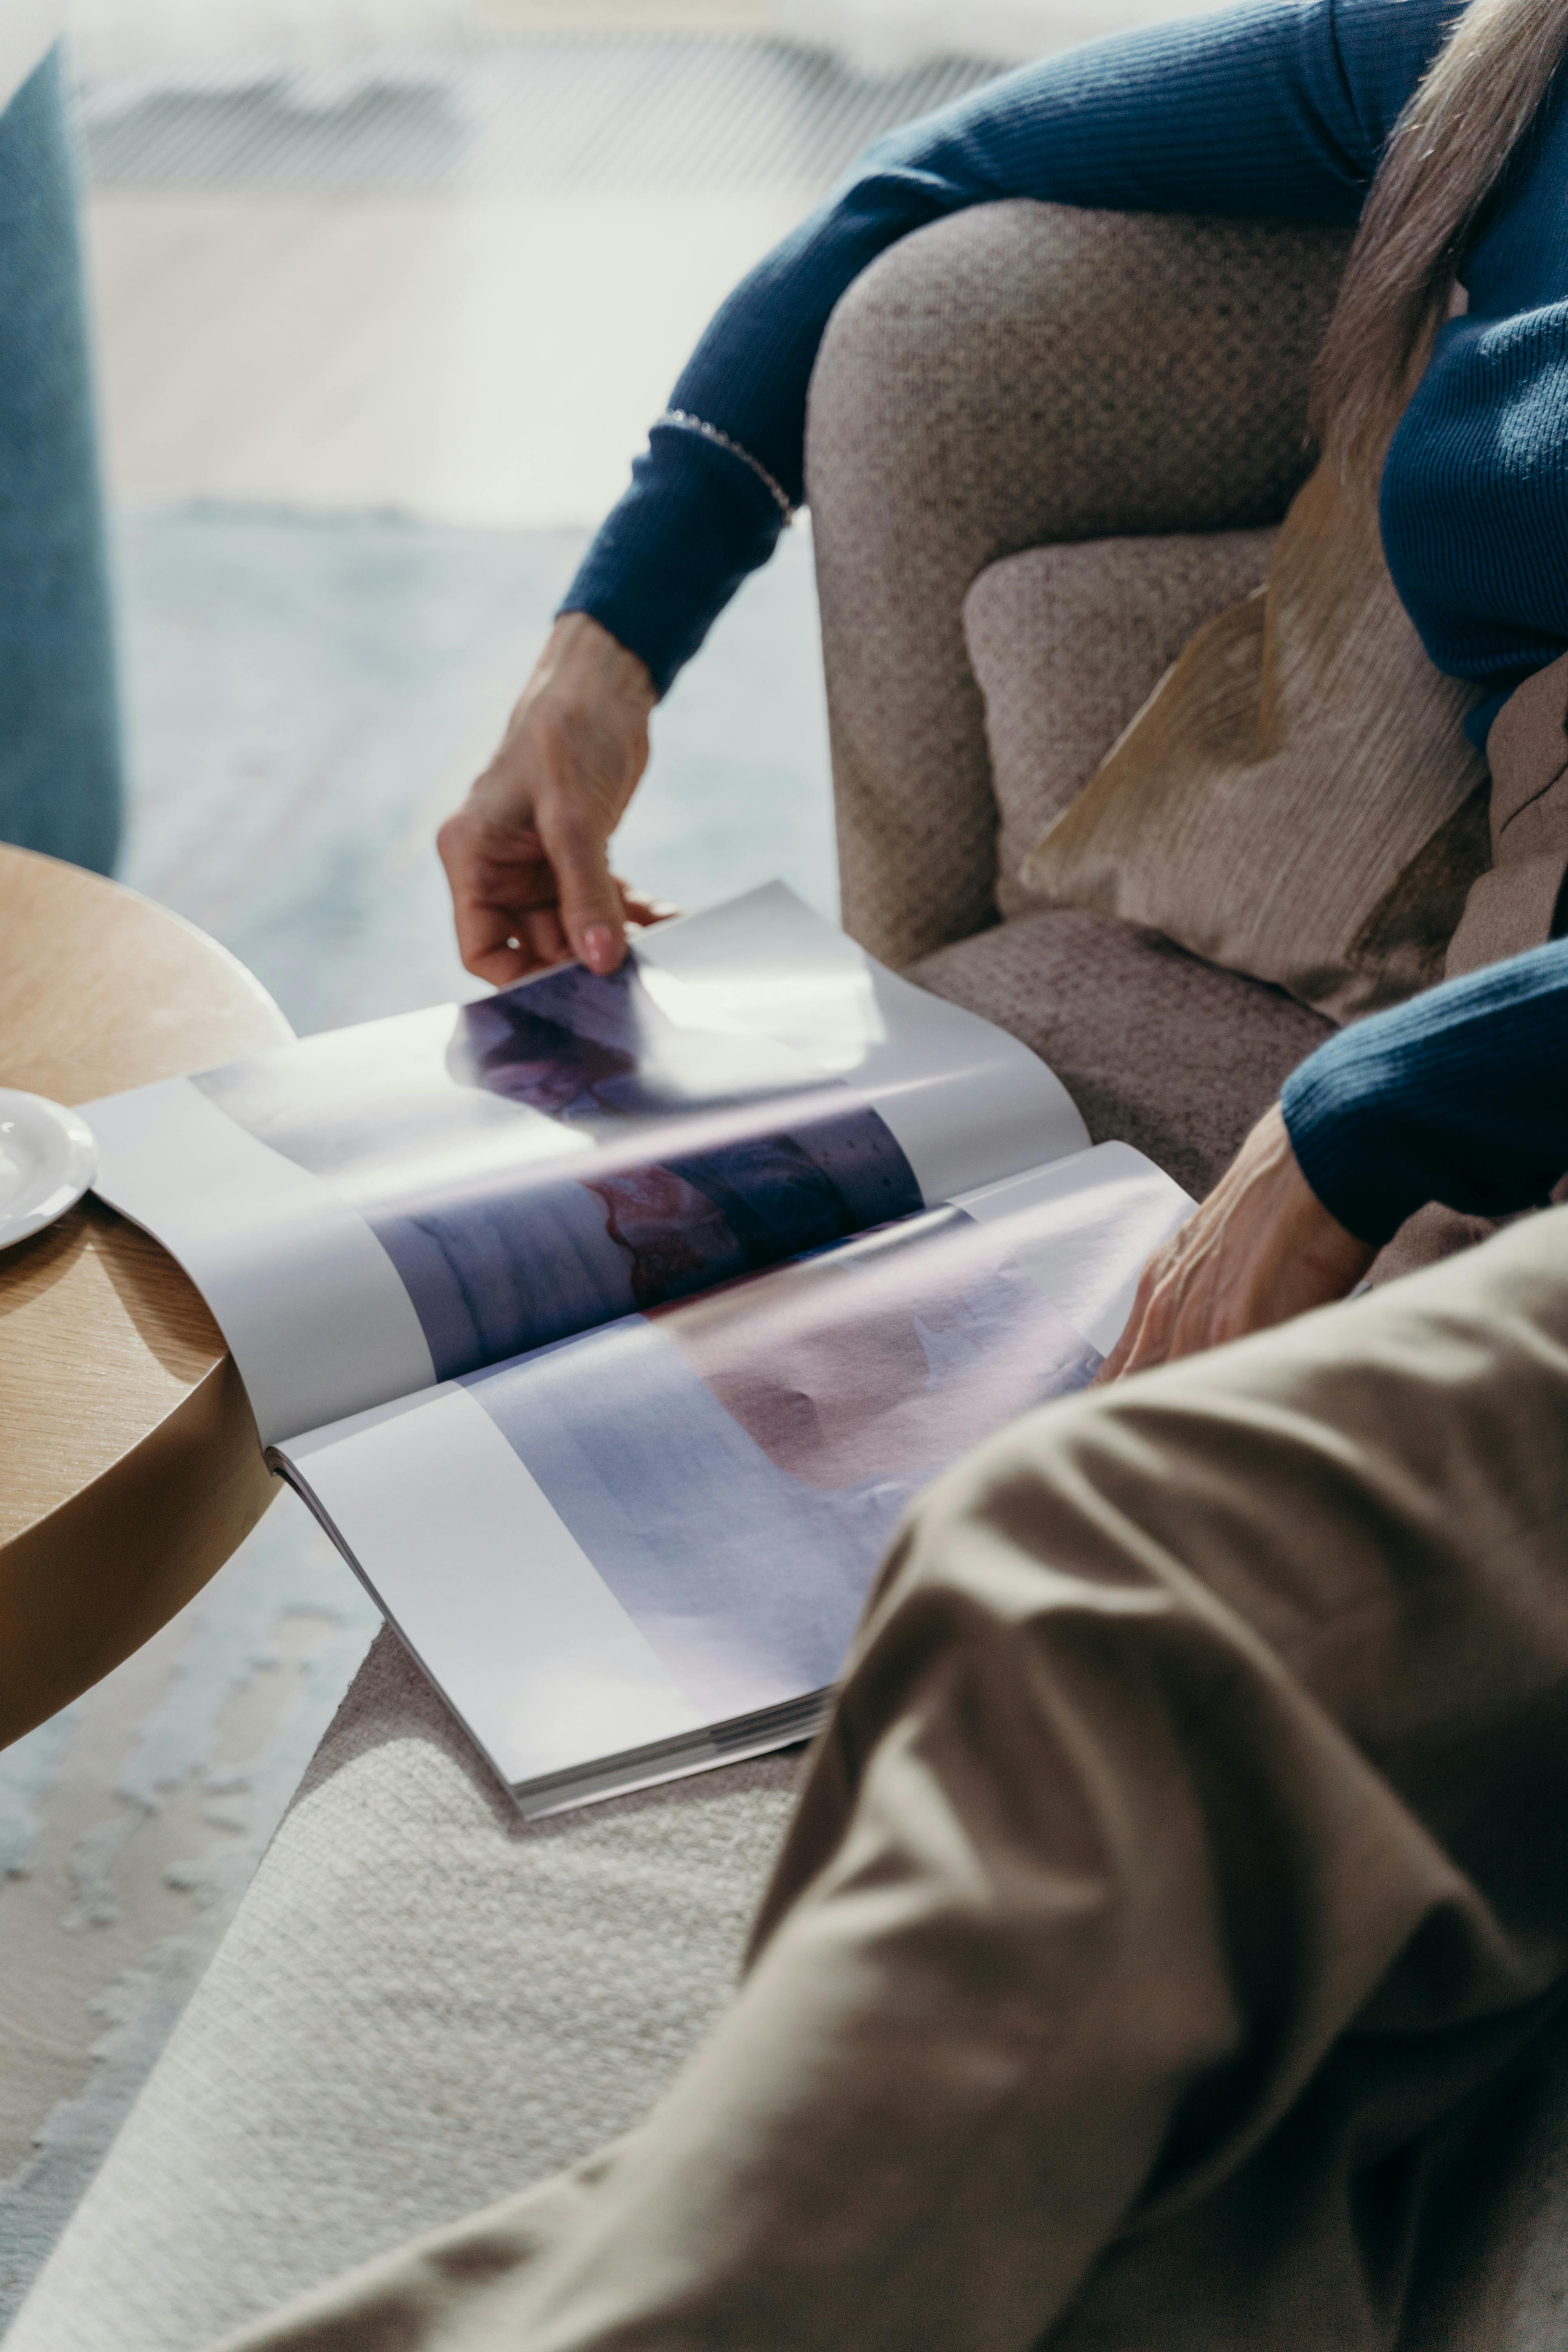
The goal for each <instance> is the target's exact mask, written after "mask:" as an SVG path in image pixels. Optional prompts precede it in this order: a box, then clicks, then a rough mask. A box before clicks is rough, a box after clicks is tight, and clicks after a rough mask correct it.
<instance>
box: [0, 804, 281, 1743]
mask: <svg viewBox="0 0 1568 2352" xmlns="http://www.w3.org/2000/svg"><path fill="white" fill-rule="evenodd" d="M291 1034H292V1033H291V1031H290V1030H289V1024H288V1023H287V1022H286V1021H285V1020H284V1018H283V1015H282V1014H281V1013H279V1010H278V1007H277V1006H276V1005H275V1004H274V1003H273V1002H272V1000H271V998H270V997H269V996H268V994H267V992H266V991H265V990H264V989H263V988H262V987H261V986H260V984H259V982H257V981H254V980H253V979H252V978H251V976H250V974H249V973H248V972H247V971H246V970H245V968H244V966H243V965H242V964H239V963H237V961H236V960H235V959H234V957H233V956H231V955H230V954H229V953H228V952H227V950H226V949H224V948H220V947H219V946H218V945H217V943H216V940H209V939H208V938H207V937H206V935H205V933H204V932H202V931H198V930H197V929H195V926H194V925H192V924H190V923H187V922H184V921H183V920H182V919H181V918H180V917H179V916H177V915H172V914H170V913H169V912H168V911H167V909H166V908H162V907H156V906H153V904H152V903H151V901H150V900H148V899H145V898H138V897H137V896H136V895H135V893H134V892H133V891H130V890H123V889H121V888H120V887H118V886H117V885H116V884H114V883H112V882H104V881H100V879H99V878H98V877H97V876H96V875H92V874H85V873H83V872H82V871H81V870H80V869H79V867H77V866H63V865H60V864H59V863H58V861H57V860H55V859H54V858H51V857H39V856H34V855H33V854H32V853H31V852H29V851H26V850H20V849H10V848H6V847H5V846H0V1085H4V1086H10V1087H26V1088H27V1089H28V1090H29V1091H30V1092H31V1093H34V1094H41V1095H51V1096H53V1097H54V1098H55V1100H56V1101H57V1102H64V1103H80V1102H86V1101H89V1100H90V1098H91V1097H93V1096H95V1095H105V1094H112V1093H114V1092H115V1091H116V1090H117V1089H118V1088H120V1087H137V1086H142V1085H145V1084H147V1083H149V1082H150V1081H151V1080H153V1079H154V1078H167V1077H175V1076H180V1075H182V1074H183V1073H184V1072H186V1071H190V1070H200V1069H205V1068H208V1067H210V1066H211V1065H212V1064H214V1063H215V1062H225V1061H229V1060H232V1059H233V1058H234V1057H235V1056H236V1055H241V1054H247V1053H257V1052H259V1051H261V1050H262V1049H263V1048H265V1047H266V1046H268V1045H282V1044H286V1043H287V1041H288V1039H289V1036H290V1035H291ZM274 1491H275V1489H274V1486H273V1482H272V1480H271V1478H270V1477H269V1476H268V1473H267V1471H266V1470H265V1468H264V1467H263V1465H262V1460H261V1451H260V1447H259V1445H258V1442H257V1435H256V1426H255V1423H254V1422H253V1421H252V1419H251V1414H250V1407H249V1405H248V1404H247V1402H246V1396H245V1391H244V1389H243V1388H242V1387H241V1385H240V1381H239V1375H238V1373H237V1371H236V1370H235V1367H234V1362H233V1359H232V1358H231V1357H230V1356H229V1353H228V1351H227V1349H226V1347H225V1346H224V1343H223V1339H222V1336H221V1334H220V1333H219V1331H218V1328H217V1326H216V1323H215V1322H214V1321H213V1319H212V1317H211V1316H210V1315H209V1314H208V1313H207V1310H206V1308H205V1307H204V1306H203V1304H202V1301H201V1299H200V1298H199V1297H198V1296H197V1294H196V1292H195V1289H194V1288H193V1287H192V1286H191V1284H190V1283H189V1282H188V1281H187V1280H186V1278H185V1276H184V1275H183V1274H182V1273H181V1271H180V1269H179V1267H178V1266H177V1265H175V1264H174V1259H173V1258H172V1257H170V1256H169V1255H167V1253H166V1252H165V1251H164V1250H163V1249H161V1248H160V1247H159V1246H158V1244H157V1243H156V1242H154V1241H153V1240H151V1239H150V1238H149V1237H148V1235H147V1234H143V1233H142V1232H141V1231H140V1230H139V1229H138V1228H137V1227H136V1226H134V1225H132V1224H128V1223H126V1222H125V1220H124V1219H123V1218H122V1217H118V1216H116V1215H115V1214H114V1213H113V1212H112V1211H110V1210H109V1209H106V1208H104V1207H103V1206H102V1204H101V1203H100V1202H98V1201H96V1200H94V1199H93V1198H92V1196H91V1195H90V1194H89V1196H88V1198H87V1199H86V1200H85V1201H83V1202H80V1204H79V1206H78V1207H77V1208H75V1209H73V1210H72V1211H71V1212H70V1213H69V1214H68V1216H66V1217H63V1218H62V1219H61V1220H60V1221H59V1223H58V1224H55V1225H51V1226H50V1227H49V1228H48V1230H47V1232H45V1233H41V1234H35V1235H34V1236H33V1238H32V1239H31V1240H30V1241H26V1242H20V1243H17V1244H16V1245H15V1246H14V1247H13V1248H11V1249H8V1250H0V1746H4V1745H5V1743H6V1742H7V1741H9V1740H12V1739H15V1738H18V1737H19V1736H20V1734H21V1733H23V1732H24V1731H27V1730H30V1729H31V1727H33V1725H34V1724H36V1723H41V1722H42V1721H43V1720H44V1718H45V1717H47V1716H50V1715H52V1714H53V1713H54V1712H55V1710H56V1709H57V1708H58V1707H61V1706H64V1705H65V1704H66V1702H67V1701H68V1699H72V1698H75V1697H76V1696H78V1694H79V1692H81V1691H84V1690H86V1689H87V1688H88V1686H89V1684H92V1683H94V1682H97V1681H98V1680H99V1679H100V1676H102V1675H106V1674H107V1673H108V1672H109V1670H110V1667H111V1666H114V1665H118V1664H119V1663H120V1661H121V1659H122V1658H125V1657H128V1656H129V1655H130V1654H131V1652H132V1650H134V1649H137V1648H138V1647H139V1646H140V1645H141V1643H143V1642H144V1641H146V1640H147V1638H148V1636H149V1635H150V1634H152V1633H155V1632H156V1631H157V1629H158V1627H159V1626H160V1625H162V1624H163V1623H164V1622H166V1621H167V1620H168V1619H169V1618H170V1617H172V1616H173V1615H174V1612H175V1611H176V1610H177V1609H179V1608H181V1607H183V1605H184V1602H185V1601H188V1600H189V1599H190V1597H191V1595H192V1594H193V1593H194V1592H196V1591H199V1590H200V1588H201V1587H202V1585H204V1584H205V1582H206V1580H207V1579H208V1578H209V1577H210V1576H212V1575H213V1574H214V1573H215V1572H216V1570H218V1569H219V1568H221V1567H222V1565H223V1563H224V1561H225V1560H226V1559H227V1558H228V1556H229V1554H230V1553H231V1552H232V1551H233V1550H234V1549H235V1547H236V1545H237V1543H238V1542H239V1541H240V1538H242V1537H243V1536H244V1535H246V1534H247V1531H248V1530H249V1529H250V1528H252V1527H253V1526H254V1525H255V1523H256V1521H257V1520H258V1518H259V1517H260V1516H261V1514H262V1512H263V1511H264V1510H265V1509H266V1507H267V1505H268V1501H269V1500H270V1499H271V1496H272V1494H273V1492H274Z"/></svg>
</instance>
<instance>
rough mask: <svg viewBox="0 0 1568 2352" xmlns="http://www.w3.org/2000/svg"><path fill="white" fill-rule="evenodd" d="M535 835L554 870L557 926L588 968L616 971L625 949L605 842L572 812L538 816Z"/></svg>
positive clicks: (600, 970) (624, 929) (614, 885)
mask: <svg viewBox="0 0 1568 2352" xmlns="http://www.w3.org/2000/svg"><path fill="white" fill-rule="evenodd" d="M539 831H540V838H541V839H542V842H543V844H544V847H545V851H546V854H547V855H548V856H549V859H550V863H551V865H552V867H553V869H554V873H555V888H556V894H557V903H558V906H559V909H560V915H561V928H562V929H563V931H564V932H565V934H566V939H567V942H568V944H569V946H570V947H571V950H572V952H573V954H574V956H576V957H577V958H578V959H579V961H581V962H583V963H585V964H586V965H587V967H588V970H589V971H596V972H610V971H616V968H617V966H618V965H619V964H620V962H621V961H622V959H623V958H624V956H625V955H626V922H625V919H624V918H623V915H622V911H621V894H620V892H619V891H618V890H617V889H616V884H615V880H614V878H613V877H612V875H611V873H610V863H609V844H608V841H607V839H605V840H601V838H600V837H599V834H598V832H597V830H596V828H595V827H594V826H592V825H590V824H584V821H583V819H582V818H581V817H580V816H578V815H576V814H573V815H570V816H562V817H557V818H556V819H555V821H554V822H553V823H550V822H549V821H548V820H543V819H542V822H541V824H540V828H539Z"/></svg>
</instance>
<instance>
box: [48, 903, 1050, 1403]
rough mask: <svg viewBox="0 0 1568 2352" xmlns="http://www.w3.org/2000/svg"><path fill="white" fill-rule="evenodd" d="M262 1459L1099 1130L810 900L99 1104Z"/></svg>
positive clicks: (106, 1173) (667, 936)
mask: <svg viewBox="0 0 1568 2352" xmlns="http://www.w3.org/2000/svg"><path fill="white" fill-rule="evenodd" d="M86 1115H87V1117H88V1118H89V1122H90V1124H91V1125H92V1127H93V1129H94V1131H95V1133H96V1135H97V1137H98V1140H99V1145H100V1179H99V1182H98V1186H97V1189H98V1191H99V1192H100V1193H101V1194H102V1196H103V1197H104V1198H105V1199H106V1200H107V1201H109V1202H110V1204H111V1205H112V1206H113V1207H115V1208H117V1209H119V1210H121V1212H122V1213H124V1214H126V1215H128V1216H130V1217H132V1218H133V1219H134V1220H135V1221H136V1222H137V1223H140V1224H142V1225H144V1226H146V1227H147V1228H148V1230H149V1231H151V1232H152V1233H153V1234H155V1235H156V1236H157V1238H158V1239H159V1240H160V1241H161V1242H163V1244H164V1246H165V1247H166V1248H168V1249H169V1250H170V1251H171V1252H172V1253H173V1254H174V1256H175V1257H177V1258H178V1259H179V1260H180V1262H181V1263H182V1264H183V1265H184V1267H185V1269H186V1271H187V1272H188V1273H189V1274H190V1275H191V1276H192V1278H193V1279H194V1280H195V1283H196V1285H197V1286H198V1287H199V1288H200V1289H201V1291H202V1292H203V1295H204V1296H205V1298H206V1300H207V1302H208V1304H209V1306H210V1307H212V1310H213V1312H214V1314H215V1315H216V1318H217V1320H218V1323H219V1325H220V1326H221V1328H222V1329H223V1332H224V1336H225V1338H226V1339H227V1341H228V1343H229V1346H230V1348H231V1349H233V1352H234V1355H235V1358H236V1360H237V1363H238V1366H239V1370H240V1373H241V1376H242V1377H243V1379H244V1381H245V1383H246V1388H247V1393H248V1394H249V1397H250V1401H251V1404H252V1407H253V1410H254V1411H255V1413H256V1417H257V1422H258V1427H259V1429H260V1431H261V1434H262V1438H263V1442H264V1443H268V1444H270V1443H273V1442H275V1441H276V1440H277V1439H279V1438H281V1437H285V1436H289V1435H293V1434H297V1433H300V1431H302V1430H307V1429H309V1428H310V1427H312V1426H313V1425H315V1424H318V1423H321V1422H325V1421H333V1420H338V1419H341V1418H342V1416H343V1415H344V1414H345V1413H347V1412H354V1411H357V1410H361V1409H363V1408H364V1407H366V1406H370V1405H374V1404H380V1403H385V1402H390V1401H392V1400H393V1399H395V1398H397V1397H401V1396H406V1395H409V1394H413V1393H416V1392H417V1391H423V1390H425V1389H427V1388H429V1387H431V1386H432V1385H433V1384H435V1383H437V1382H439V1381H446V1380H453V1379H460V1378H463V1377H465V1376H467V1375H468V1374H470V1373H473V1372H475V1371H477V1370H481V1369H482V1368H483V1367H484V1366H486V1365H488V1364H492V1363H496V1362H499V1361H501V1360H506V1359H509V1358H510V1357H513V1356H516V1355H518V1354H520V1353H522V1352H524V1351H526V1350H529V1349H535V1348H538V1347H541V1346H543V1345H547V1344H548V1343H549V1342H551V1341H552V1340H555V1339H562V1338H564V1337H567V1336H570V1335H571V1334H574V1333H576V1332H581V1331H584V1330H588V1329H592V1328H595V1327H596V1326H598V1325H601V1324H605V1323H608V1322H611V1321H613V1320H614V1319H615V1318H617V1317H620V1316H623V1315H626V1313H628V1312H630V1311H633V1310H638V1309H648V1308H654V1307H658V1306H661V1305H663V1304H665V1303H667V1302H668V1301H670V1300H673V1299H677V1298H681V1297H689V1296H690V1295H691V1294H693V1293H695V1292H698V1291H700V1290H703V1289H707V1288H709V1287H710V1286H713V1285H714V1284H717V1283H722V1282H726V1281H729V1280H731V1279H732V1278H733V1277H734V1276H738V1275H742V1274H746V1273H750V1272H755V1271H756V1270H758V1269H759V1268H761V1267H763V1266H766V1265H775V1264H778V1263H780V1262H781V1261H783V1260H784V1259H787V1258H790V1257H794V1256H795V1255H798V1254H800V1253H801V1252H802V1251H805V1250H813V1249H818V1248H821V1247H824V1246H826V1244H830V1243H832V1242H836V1241H840V1240H843V1239H845V1238H847V1237H848V1236H850V1235H852V1234H858V1233H863V1232H866V1231H868V1230H869V1229H871V1228H873V1227H876V1226H879V1225H883V1224H886V1223H889V1222H890V1221H895V1220H898V1219H900V1218H904V1217H910V1216H916V1215H919V1214H920V1213H921V1212H922V1211H923V1210H925V1209H926V1208H927V1207H929V1206H931V1204H933V1203H934V1202H939V1201H941V1200H942V1198H943V1197H944V1196H945V1195H946V1194H947V1193H949V1192H952V1191H953V1190H956V1189H959V1188H961V1187H962V1186H963V1185H965V1184H973V1183H975V1182H980V1181H985V1180H986V1179H987V1178H992V1177H1000V1176H1005V1175H1007V1174H1010V1173H1013V1172H1015V1171H1017V1170H1019V1169H1022V1168H1025V1167H1027V1166H1030V1165H1033V1164H1036V1163H1037V1162H1039V1161H1042V1160H1049V1159H1052V1158H1056V1157H1059V1156H1061V1155H1063V1154H1065V1153H1069V1152H1071V1151H1073V1150H1077V1149H1079V1148H1080V1147H1081V1145H1082V1144H1083V1143H1084V1142H1085V1141H1086V1140H1087V1138H1086V1136H1085V1133H1084V1129H1083V1126H1082V1122H1081V1121H1080V1120H1079V1117H1078V1114H1077V1112H1076V1110H1075V1109H1074V1108H1073V1107H1072V1104H1071V1102H1070V1101H1069V1099H1068V1097H1067V1095H1066V1094H1065V1092H1064V1091H1063V1089H1062V1088H1061V1087H1060V1086H1059V1084H1058V1081H1057V1080H1056V1079H1055V1078H1054V1077H1053V1076H1052V1075H1051V1073H1050V1072H1049V1071H1048V1070H1047V1069H1046V1068H1045V1066H1044V1065H1043V1064H1042V1063H1040V1062H1039V1061H1038V1060H1037V1058H1036V1057H1035V1056H1034V1055H1032V1054H1030V1053H1029V1052H1028V1051H1027V1049H1026V1048H1025V1047H1024V1046H1022V1045H1018V1043H1017V1042H1016V1040H1015V1039H1013V1038H1011V1037H1008V1036H1006V1035H1005V1034H1004V1033H1002V1032H1001V1031H999V1030H996V1029H994V1028H992V1027H991V1026H990V1024H987V1023H985V1022H984V1021H981V1020H978V1019H977V1018H976V1017H975V1016H974V1015H973V1014H971V1013H963V1012H962V1011H960V1010H959V1009H958V1008H957V1007H956V1006H953V1005H950V1004H946V1003H942V1001H941V1000H940V999H938V998H935V997H932V996H930V995H927V994H926V993H925V992H922V991H921V990H918V989H915V988H911V987H910V986H909V984H908V983H907V982H901V981H899V980H896V979H895V978H893V976H892V975H890V974H889V973H886V972H883V971H880V970H879V968H878V967H877V966H876V965H875V964H874V963H873V962H872V961H871V960H870V959H869V958H868V957H867V956H865V955H864V954H863V952H862V951H861V950H859V949H858V948H856V947H854V946H853V945H852V944H851V942H849V941H848V940H845V939H844V938H843V937H842V935H841V934H840V933H838V932H837V931H835V930H834V929H833V928H832V927H831V925H829V924H826V923H824V922H822V921H820V919H818V918H816V916H814V915H812V914H811V913H810V912H809V911H808V910H807V909H806V908H805V907H804V906H802V905H801V903H800V901H799V900H798V899H796V898H794V896H793V895H792V894H791V893H790V892H789V891H787V890H785V889H784V888H783V887H782V886H778V885H773V886H771V887H768V888H767V889H764V890H760V891H754V892H752V893H751V894H750V895H749V897H747V898H743V899H741V900H737V901H732V902H731V903H730V904H729V905H728V906H726V907H722V908H716V909H714V910H713V912H712V913H711V914H710V915H705V916H694V917H690V918H689V919H686V920H684V921H682V922H679V923H675V924H671V925H669V926H668V928H667V929H661V930H658V931H654V932H651V933H649V934H647V936H646V937H645V938H644V940H642V941H640V942H639V944H638V946H637V950H636V952H635V954H634V956H633V957H632V958H631V959H630V960H629V961H627V963H626V965H625V966H624V967H623V969H622V970H621V971H619V972H617V973H616V974H614V975H613V976H611V977H610V978H608V979H600V978H596V977H595V976H594V975H593V974H591V973H589V972H587V971H584V970H583V968H582V967H581V966H579V965H568V966H565V967H563V969H561V970H559V971H553V972H549V973H545V974H543V975H542V976H541V977H540V978H538V979H535V980H532V981H529V982H523V983H522V984H521V985H520V986H518V987H516V988H512V989H509V990H505V991H503V992H500V993H499V994H497V995H494V996H490V997H486V998H483V999H481V1000H479V1001H478V1002H477V1003H471V1004H466V1005H442V1006H437V1007H436V1008H435V1009H433V1010H432V1011H430V1012H427V1013H408V1014H404V1015H400V1016H398V1017H396V1018H395V1019H391V1020H386V1021H379V1022H370V1023H366V1024H363V1026H361V1027H358V1028H354V1029H344V1030H337V1031H332V1032H329V1033H328V1034H324V1035H321V1036H317V1037H310V1038H304V1039H301V1040H300V1041H299V1042H298V1043H297V1044H295V1045H287V1046H282V1047H279V1048H277V1049H276V1050H274V1051H272V1052H270V1053H267V1054H261V1055H254V1056H251V1057H249V1058H248V1059H247V1060H245V1061H241V1062H236V1063H231V1064H229V1065H228V1066H226V1067H225V1068H222V1069H218V1070H214V1071H208V1072H205V1073H203V1074H201V1075H199V1076H195V1077H191V1078H175V1079H170V1080H166V1081H164V1082H163V1083H162V1084H161V1085H158V1086H153V1087H142V1088H138V1089H136V1090H135V1091H133V1092H132V1093H129V1094H125V1095H117V1096H112V1097H107V1098H105V1099H103V1100H100V1101H99V1102H97V1103H92V1104H89V1105H88V1106H86Z"/></svg>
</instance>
